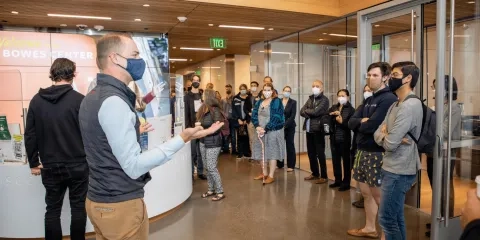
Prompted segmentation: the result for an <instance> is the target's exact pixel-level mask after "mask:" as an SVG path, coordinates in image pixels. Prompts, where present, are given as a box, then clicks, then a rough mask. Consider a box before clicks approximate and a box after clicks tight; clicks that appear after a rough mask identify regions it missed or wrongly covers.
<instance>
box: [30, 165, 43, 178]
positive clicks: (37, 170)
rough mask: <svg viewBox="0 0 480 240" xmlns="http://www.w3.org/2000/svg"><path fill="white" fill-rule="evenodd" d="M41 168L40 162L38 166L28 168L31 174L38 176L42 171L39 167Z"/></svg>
mask: <svg viewBox="0 0 480 240" xmlns="http://www.w3.org/2000/svg"><path fill="white" fill-rule="evenodd" d="M42 168H43V165H42V164H40V165H38V167H34V168H30V171H31V174H32V175H33V176H39V175H40V174H41V173H42V172H41V169H42Z"/></svg>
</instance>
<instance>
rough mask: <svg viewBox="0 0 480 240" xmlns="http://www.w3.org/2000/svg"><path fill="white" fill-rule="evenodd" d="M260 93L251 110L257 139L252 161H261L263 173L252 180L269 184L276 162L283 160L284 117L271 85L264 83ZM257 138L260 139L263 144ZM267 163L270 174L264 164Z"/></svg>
mask: <svg viewBox="0 0 480 240" xmlns="http://www.w3.org/2000/svg"><path fill="white" fill-rule="evenodd" d="M262 93H263V96H262V98H261V99H260V100H259V101H258V102H257V103H256V104H255V108H253V112H252V122H253V125H254V126H255V128H256V130H257V138H256V140H255V143H254V144H253V145H254V149H253V159H254V160H258V161H262V166H263V171H262V174H260V175H259V176H258V177H256V178H254V179H255V180H264V183H266V184H270V183H273V182H274V181H275V180H274V178H273V174H274V173H275V168H276V167H277V161H283V159H285V151H283V149H285V134H284V131H283V126H284V124H285V115H284V108H283V104H282V100H280V99H279V98H278V96H277V92H276V91H275V89H274V88H273V85H272V84H271V83H265V85H264V86H263V91H262ZM259 138H260V139H262V140H261V141H262V142H263V144H262V143H261V142H260V139H259ZM267 161H268V165H269V166H270V172H269V171H268V170H267V166H266V164H265V163H266V162H267Z"/></svg>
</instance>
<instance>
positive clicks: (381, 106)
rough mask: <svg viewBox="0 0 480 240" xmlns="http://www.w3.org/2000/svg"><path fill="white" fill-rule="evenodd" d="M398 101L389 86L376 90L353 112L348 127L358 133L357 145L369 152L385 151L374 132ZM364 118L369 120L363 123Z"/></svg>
mask: <svg viewBox="0 0 480 240" xmlns="http://www.w3.org/2000/svg"><path fill="white" fill-rule="evenodd" d="M396 101H397V97H396V96H395V95H394V94H393V93H392V92H391V91H390V89H389V88H388V87H385V88H384V89H382V90H380V91H378V92H376V93H374V94H373V96H371V97H369V98H368V99H367V100H365V102H364V104H363V107H361V108H359V110H357V111H356V112H355V114H353V116H352V118H350V121H349V122H348V127H349V128H350V129H351V130H353V131H358V133H357V147H358V149H359V150H364V151H368V152H384V151H385V150H384V149H383V148H382V147H380V146H378V145H377V143H376V142H375V140H374V139H373V134H374V133H375V131H376V130H377V129H378V127H379V126H380V124H382V122H383V120H385V116H386V115H387V111H388V109H389V108H390V106H391V105H392V104H393V103H394V102H396ZM363 118H368V121H366V122H364V123H361V121H362V119H363Z"/></svg>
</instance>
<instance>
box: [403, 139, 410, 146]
mask: <svg viewBox="0 0 480 240" xmlns="http://www.w3.org/2000/svg"><path fill="white" fill-rule="evenodd" d="M402 144H405V145H410V144H411V143H410V141H408V138H403V139H402Z"/></svg>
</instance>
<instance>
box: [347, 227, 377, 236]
mask: <svg viewBox="0 0 480 240" xmlns="http://www.w3.org/2000/svg"><path fill="white" fill-rule="evenodd" d="M347 234H348V235H350V236H354V237H362V238H372V239H377V238H378V233H377V232H368V233H367V232H363V231H362V229H361V228H360V229H350V230H348V231H347Z"/></svg>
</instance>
